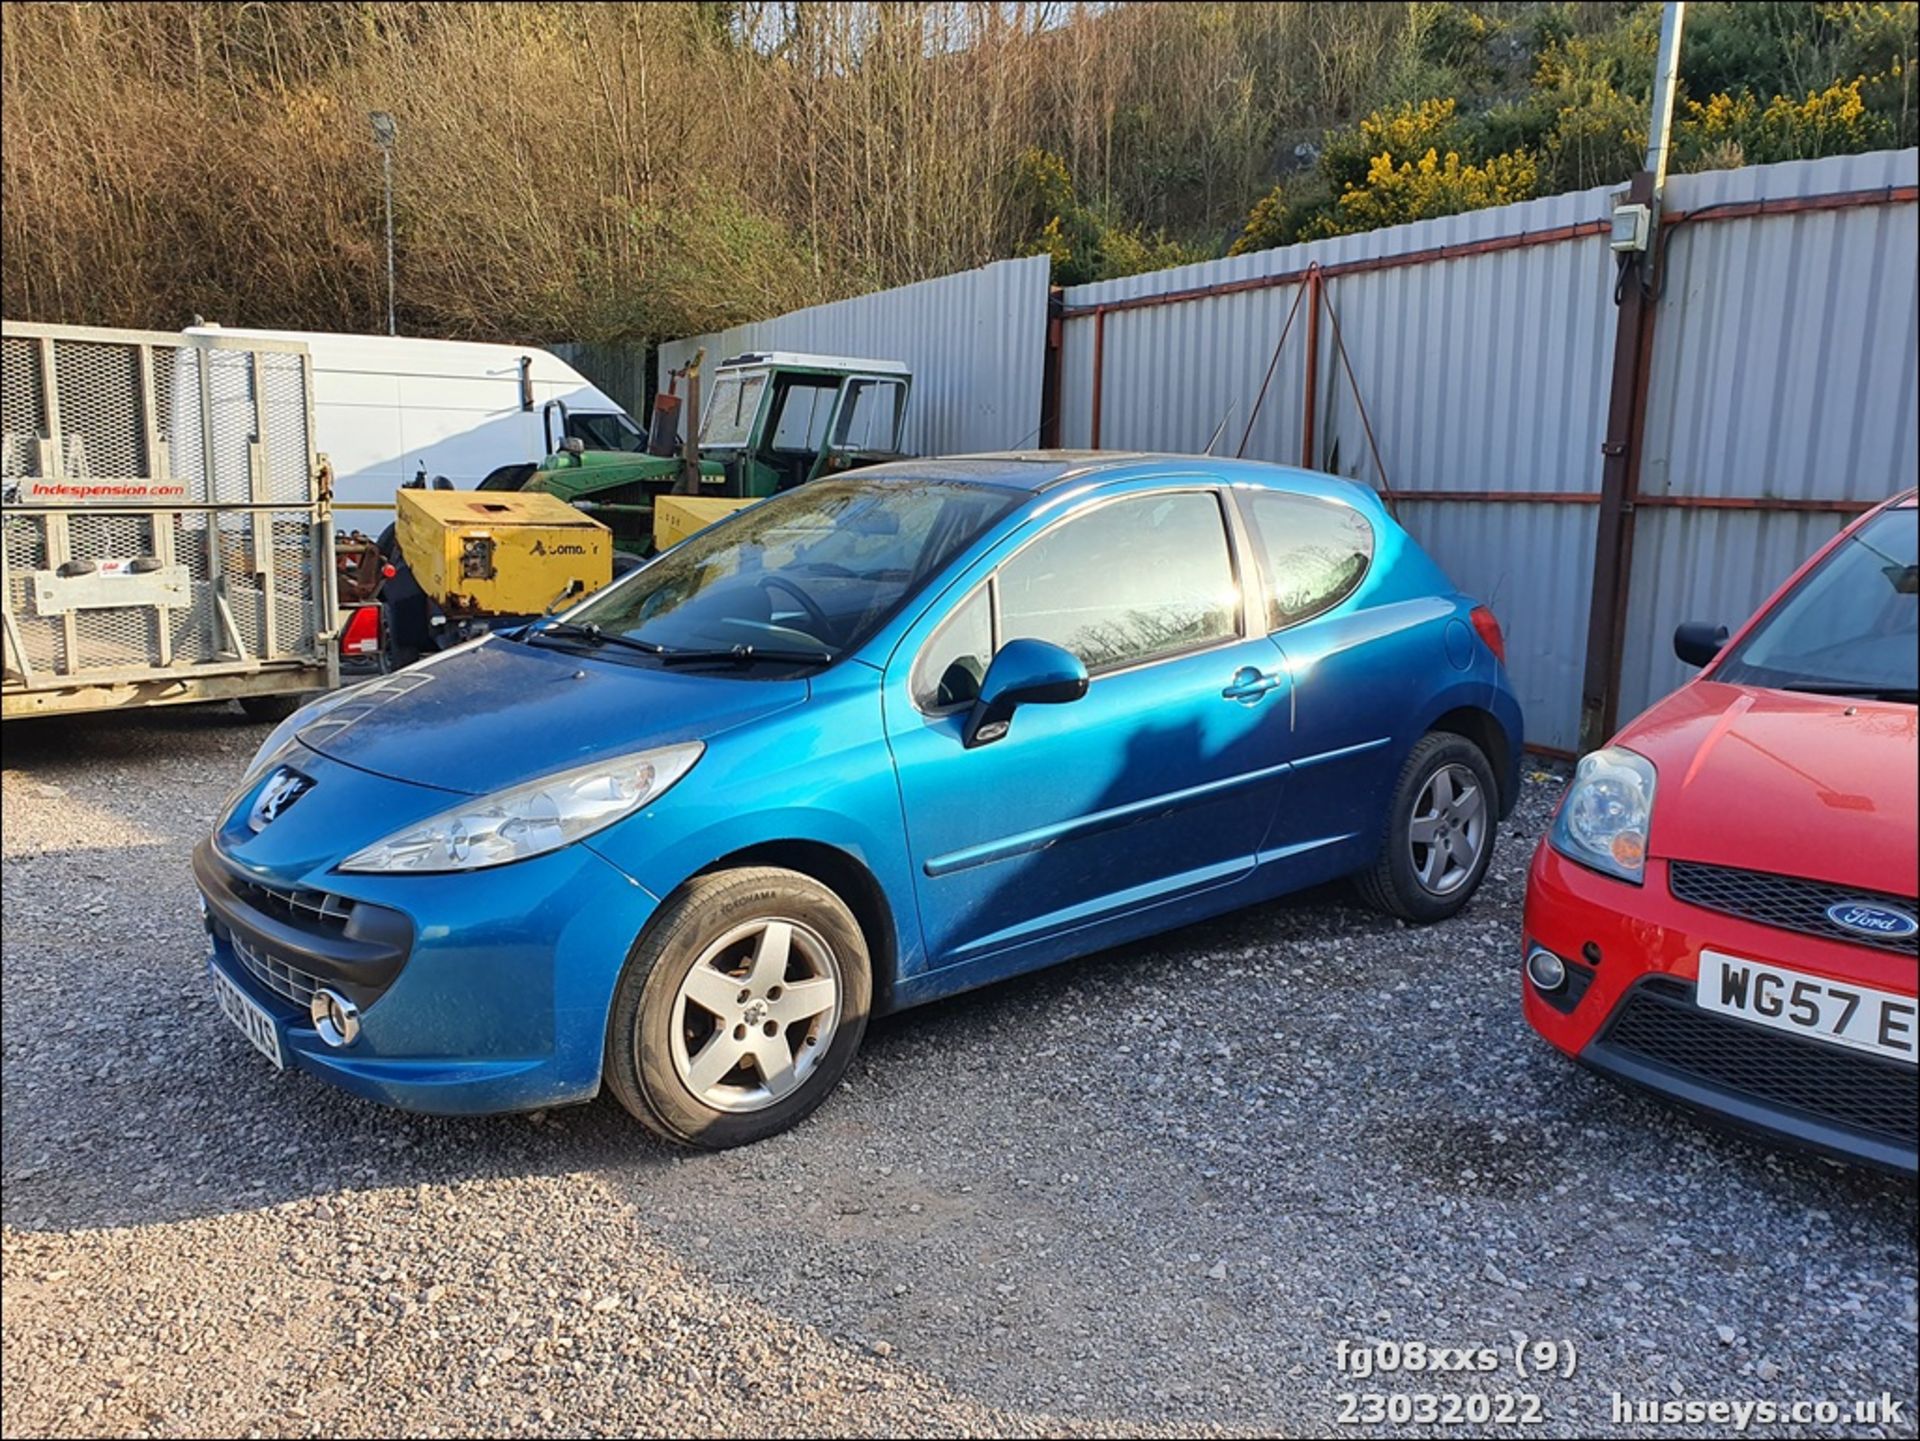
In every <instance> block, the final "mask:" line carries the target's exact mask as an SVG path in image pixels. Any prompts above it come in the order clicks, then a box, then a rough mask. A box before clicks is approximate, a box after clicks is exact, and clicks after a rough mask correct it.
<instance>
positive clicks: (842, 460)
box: [700, 351, 912, 500]
mask: <svg viewBox="0 0 1920 1441" xmlns="http://www.w3.org/2000/svg"><path fill="white" fill-rule="evenodd" d="M911 384H912V375H911V373H910V372H909V371H908V370H907V367H906V366H904V365H902V364H900V363H899V362H898V361H893V360H847V359H842V358H839V357H835V356H826V355H801V354H795V353H793V352H788V351H767V352H762V353H759V354H746V355H736V356H734V357H733V358H732V359H731V360H724V361H722V362H721V363H720V365H719V367H718V368H717V369H716V370H715V372H714V375H713V383H712V390H711V393H710V394H709V395H708V396H707V398H706V400H705V402H704V403H703V404H702V406H701V408H700V412H701V413H700V422H701V423H700V455H701V459H702V460H703V461H713V462H716V463H718V464H719V466H720V467H721V470H722V473H723V475H724V477H725V482H726V493H727V494H728V495H729V496H730V497H734V498H740V499H755V500H760V499H764V498H766V497H767V496H770V495H777V494H778V493H779V492H781V491H783V490H791V489H792V488H793V487H794V486H796V485H801V484H803V483H805V482H806V481H809V480H817V479H819V477H821V476H823V475H831V474H834V473H835V472H838V471H842V470H851V469H853V468H854V467H855V466H860V465H875V464H878V463H879V462H881V461H884V460H897V459H899V458H900V456H901V454H902V450H901V432H902V430H903V428H904V427H905V425H906V418H907V390H908V387H909V386H910V385H911Z"/></svg>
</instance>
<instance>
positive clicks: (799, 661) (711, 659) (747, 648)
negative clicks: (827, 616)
mask: <svg viewBox="0 0 1920 1441" xmlns="http://www.w3.org/2000/svg"><path fill="white" fill-rule="evenodd" d="M658 654H659V656H660V664H661V665H702V664H705V665H715V664H718V665H752V664H753V663H754V662H755V661H774V662H783V663H790V664H794V665H825V664H826V663H827V662H828V661H830V660H832V659H833V652H832V651H830V650H783V649H775V648H769V647H767V646H759V645H736V646H728V647H726V648H725V649H720V648H718V647H715V648H713V649H711V650H661V651H660V652H658Z"/></svg>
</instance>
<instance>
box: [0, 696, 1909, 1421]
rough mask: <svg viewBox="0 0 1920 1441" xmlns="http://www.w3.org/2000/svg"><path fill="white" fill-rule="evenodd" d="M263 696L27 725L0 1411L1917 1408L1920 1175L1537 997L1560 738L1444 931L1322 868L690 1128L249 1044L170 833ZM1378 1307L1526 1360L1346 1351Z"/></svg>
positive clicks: (952, 1006)
mask: <svg viewBox="0 0 1920 1441" xmlns="http://www.w3.org/2000/svg"><path fill="white" fill-rule="evenodd" d="M263 734H264V728H262V727H259V726H254V725H249V724H245V723H243V722H242V721H241V720H240V719H239V718H238V716H237V714H236V715H228V714H223V713H222V712H220V711H218V710H206V709H187V710H179V711H174V712H165V711H157V712H148V713H143V714H136V715H129V716H122V717H114V716H104V717H87V718H84V719H82V720H77V721H68V722H61V723H48V722H36V723H31V724H28V723H18V724H16V725H15V726H12V727H9V728H8V730H7V734H6V738H5V739H6V771H5V781H4V803H5V857H6V859H5V873H4V884H5V907H4V909H5V951H4V967H3V969H0V979H3V980H4V1015H5V1029H4V1037H5V1061H4V1067H5V1070H4V1080H5V1086H4V1119H5V1145H4V1173H5V1175H4V1179H5V1193H4V1194H5V1207H4V1219H5V1241H4V1300H5V1310H4V1388H5V1412H4V1415H5V1421H4V1429H5V1434H7V1435H9V1436H16V1435H19V1436H25V1435H33V1434H45V1433H49V1432H55V1433H86V1434H117V1435H154V1436H161V1435H184V1434H193V1433H201V1434H207V1433H212V1434H309V1433H312V1434H320V1433H329V1434H365V1435H384V1434H393V1433H395V1432H401V1433H409V1434H423V1435H433V1434H447V1433H458V1432H468V1431H474V1430H485V1431H512V1432H523V1433H546V1432H553V1433H565V1434H581V1433H586V1434H596V1435H597V1434H620V1433H628V1434H630V1433H634V1432H693V1433H710V1432H734V1433H748V1434H762V1435H765V1434H781V1433H788V1432H795V1431H800V1432H817V1431H839V1432H859V1433H943V1434H951V1433H966V1434H973V1435H994V1434H1015V1433H1026V1432H1032V1431H1034V1430H1044V1431H1050V1432H1078V1431H1084V1432H1101V1433H1113V1432H1131V1431H1140V1432H1155V1433H1157V1432H1165V1431H1181V1432H1192V1431H1223V1432H1243V1431H1244V1432H1277V1433H1281V1434H1306V1435H1313V1434H1326V1433H1327V1432H1328V1430H1329V1428H1330V1427H1332V1426H1334V1425H1336V1424H1337V1422H1338V1419H1339V1407H1340V1402H1339V1401H1338V1399H1337V1398H1338V1396H1339V1395H1340V1393H1343V1392H1361V1391H1367V1390H1376V1391H1385V1392H1389V1393H1392V1392H1400V1393H1412V1392H1434V1393H1440V1394H1443V1395H1446V1394H1455V1395H1472V1394H1475V1393H1485V1394H1488V1395H1491V1394H1492V1393H1495V1392H1501V1391H1505V1392H1521V1391H1524V1392H1530V1393H1532V1394H1534V1395H1537V1396H1538V1397H1539V1398H1540V1400H1541V1403H1542V1405H1543V1406H1544V1409H1545V1417H1546V1420H1545V1422H1544V1424H1542V1425H1540V1426H1535V1427H1531V1428H1528V1429H1529V1430H1530V1431H1531V1433H1532V1434H1535V1435H1541V1434H1581V1435H1594V1434H1602V1433H1607V1432H1610V1431H1641V1430H1643V1429H1644V1428H1641V1427H1639V1426H1637V1425H1628V1426H1615V1425H1614V1424H1613V1422H1612V1420H1611V1419H1610V1416H1611V1413H1610V1402H1609V1398H1610V1396H1611V1395H1612V1394H1613V1393H1616V1392H1617V1393H1620V1394H1621V1395H1622V1396H1623V1397H1624V1398H1628V1399H1633V1400H1647V1401H1651V1400H1656V1399H1669V1398H1679V1397H1686V1398H1700V1399H1727V1400H1739V1399H1763V1398H1764V1399H1775V1400H1780V1401H1791V1400H1797V1399H1815V1398H1828V1399H1834V1400H1842V1401H1845V1402H1848V1403H1851V1402H1852V1401H1853V1400H1854V1399H1855V1398H1858V1397H1867V1396H1878V1395H1879V1394H1880V1393H1881V1392H1883V1391H1888V1392H1891V1393H1892V1394H1893V1395H1894V1396H1895V1397H1896V1398H1899V1399H1901V1400H1902V1401H1903V1402H1904V1405H1905V1410H1904V1412H1903V1414H1902V1416H1901V1417H1900V1419H1898V1420H1897V1421H1895V1422H1894V1423H1892V1424H1891V1425H1888V1426H1885V1427H1882V1428H1879V1429H1878V1430H1875V1429H1872V1428H1865V1429H1859V1430H1854V1431H1851V1432H1848V1433H1847V1434H1861V1435H1871V1434H1892V1435H1900V1434H1904V1435H1912V1434H1914V1423H1913V1406H1914V1392H1915V1383H1914V1376H1915V1373H1916V1320H1915V1314H1916V1313H1915V1269H1916V1266H1915V1251H1914V1234H1915V1232H1914V1228H1915V1221H1916V1215H1915V1210H1916V1208H1915V1198H1914V1192H1913V1189H1912V1188H1911V1187H1910V1186H1905V1185H1902V1184H1900V1183H1898V1182H1895V1181H1892V1180H1889V1179H1885V1178H1881V1177H1878V1176H1874V1175H1871V1174H1867V1173H1861V1172H1855V1171H1849V1170H1845V1169H1841V1168H1838V1167H1834V1166H1829V1165H1826V1164H1824V1163H1821V1162H1817V1161H1810V1160H1807V1159H1803V1158H1800V1157H1795V1156H1789V1155H1782V1154H1776V1153H1772V1152H1770V1151H1768V1150H1766V1149H1765V1148H1763V1147H1761V1146H1758V1145H1755V1144H1752V1143H1749V1142H1746V1141H1743V1140H1739V1139H1734V1138H1731V1137H1728V1136H1725V1135H1722V1134H1720V1133H1718V1132H1716V1131H1713V1130H1709V1129H1706V1128H1703V1127H1701V1126H1699V1125H1696V1124H1695V1123H1693V1122H1691V1121H1688V1120H1686V1119H1683V1118H1681V1117H1679V1116H1677V1115H1675V1114H1674V1113H1672V1112H1669V1111H1667V1110H1665V1109H1663V1108H1661V1107H1659V1106H1657V1105H1654V1104H1652V1103H1649V1102H1645V1101H1642V1100H1639V1099H1636V1098H1633V1097H1629V1096H1627V1095H1625V1094H1623V1093H1621V1092H1620V1091H1617V1090H1615V1089H1614V1088H1612V1087H1611V1086H1609V1085H1607V1084H1606V1083H1604V1082H1602V1081H1600V1080H1598V1079H1596V1078H1593V1077H1591V1076H1588V1075H1586V1074H1585V1073H1582V1072H1579V1071H1576V1070H1575V1069H1574V1068H1572V1067H1571V1066H1568V1065H1566V1064H1563V1063H1562V1062H1561V1061H1560V1060H1559V1058H1558V1057H1557V1056H1555V1055H1554V1054H1552V1053H1550V1052H1549V1051H1548V1049H1547V1048H1546V1047H1545V1046H1544V1045H1543V1044H1542V1043H1540V1042H1538V1041H1537V1040H1536V1039H1535V1038H1534V1037H1533V1035H1532V1033H1531V1032H1530V1031H1528V1029H1527V1028H1526V1026H1525V1024H1524V1023H1523V1022H1522V1020H1521V1018H1520V1013H1519V1008H1518V1004H1517V1000H1516V995H1515V964H1516V955H1515V948H1516V936H1517V931H1518V925H1519V905H1520V898H1521V889H1522V882H1523V878H1524V872H1525V865H1526V859H1527V856H1528V854H1529V852H1530V851H1531V848H1532V846H1533V844H1534V843H1535V841H1536V839H1537V838H1538V836H1539V834H1540V832H1541V830H1542V828H1543V826H1544V824H1545V821H1546V817H1547V815H1548V813H1549V810H1550V807H1551V805H1552V801H1553V798H1554V796H1555V795H1556V794H1557V790H1558V787H1559V785H1560V783H1561V781H1560V778H1559V777H1557V776H1549V775H1545V774H1542V773H1538V772H1536V773H1535V774H1534V775H1533V777H1532V778H1531V779H1530V780H1529V782H1528V787H1527V794H1526V797H1525V799H1524V801H1523V802H1522V805H1521V807H1520V810H1519V812H1518V813H1517V814H1516V816H1515V818H1514V821H1513V823H1512V825H1511V826H1510V828H1509V829H1508V831H1507V832H1506V834H1505V836H1504V838H1503V840H1502V842H1501V848H1500V851H1499V853H1498V855H1497V856H1496V858H1495V861H1494V869H1493V873H1492V875H1491V876H1490V877H1489V880H1488V882H1487V885H1486V887H1485V889H1484V890H1483V891H1482V892H1481V894H1480V897H1479V899H1478V900H1477V901H1476V902H1475V903H1474V904H1473V906H1472V907H1471V908H1470V909H1469V910H1468V911H1467V912H1466V913H1465V914H1464V915H1463V916H1462V917H1461V918H1459V919H1457V920H1455V921H1453V922H1451V923H1449V924H1446V925H1443V926H1439V927H1436V928H1432V929H1426V930H1409V929H1406V928H1404V927H1401V926H1399V925H1397V924H1395V923H1392V922H1389V921H1385V920H1382V919H1380V918H1379V917H1377V916H1374V915H1372V914H1370V913H1368V912H1365V911H1362V910H1360V909H1358V908H1357V907H1356V906H1355V905H1353V904H1351V903H1350V902H1349V901H1348V899H1347V898H1346V895H1345V893H1344V892H1331V891H1330V892H1316V893H1314V894H1312V895H1310V896H1307V897H1305V898H1302V899H1298V900H1295V901H1291V902H1287V903H1282V904H1276V905H1270V906H1266V907H1263V908H1260V909H1258V910H1254V911H1249V912H1245V913H1242V914H1240V915H1237V916H1233V917H1230V918H1228V919H1225V920H1222V921H1218V922H1214V923H1211V924H1208V925H1204V926H1198V927H1194V928H1191V929H1188V930H1184V931H1180V932H1178V933H1176V934H1174V935H1171V936H1168V937H1165V938H1163V939H1162V940H1160V941H1158V942H1155V943H1151V944H1148V945H1144V946H1140V947H1138V948H1135V949H1132V950H1128V951H1122V952H1113V953H1108V954H1104V955H1101V956H1098V957H1095V958H1093V959H1091V960H1087V961H1083V962H1080V963H1077V964H1073V965H1068V966H1065V967H1061V968H1058V969H1056V970H1054V971H1051V972H1048V973H1044V974H1041V975H1038V976H1034V977H1031V978H1028V979H1025V980H1021V981H1016V982H1013V983H1010V984H1006V985H1002V986H999V987H997V988H993V989H990V990H987V991H983V992H978V993H975V994H973V995H970V996H966V997H962V998H960V999H958V1000H955V1001H950V1002H945V1003H942V1004H938V1005H935V1006H932V1007H930V1008H927V1009H925V1010H922V1011H917V1012H912V1013H909V1014H907V1015H904V1016H900V1017H896V1018H893V1019H891V1020H888V1021H883V1022H880V1023H878V1024H877V1025H875V1026H874V1027H873V1029H872V1030H871V1031H870V1032H869V1035H868V1040H867V1044H866V1049H865V1053H864V1056H863V1058H862V1059H861V1060H860V1061H859V1062H857V1063H856V1065H855V1067H854V1071H853V1073H852V1076H851V1078H850V1081H849V1083H848V1084H847V1086H846V1087H845V1088H844V1090H843V1091H842V1092H841V1093H840V1094H839V1095H838V1096H836V1097H835V1098H834V1099H832V1100H830V1101H829V1102H828V1103H827V1105H826V1106H825V1108H824V1109H823V1110H822V1111H821V1112H820V1113H819V1114H818V1115H817V1116H816V1117H815V1118H814V1119H813V1120H811V1121H810V1122H808V1123H807V1124H805V1125H803V1126H802V1127H801V1128H800V1129H799V1130H798V1131H797V1132H795V1133H790V1134H788V1135H784V1136H781V1137H778V1138H776V1139H774V1140H772V1141H769V1142H764V1143H762V1144H760V1145H757V1146H753V1147H750V1148H748V1149H746V1150H742V1151H735V1152H731V1153H728V1154H725V1155H718V1156H688V1155H682V1154H676V1153H673V1152H670V1151H668V1150H666V1149H665V1148H663V1147H661V1146H659V1145H656V1144H654V1143H652V1142H650V1141H649V1140H647V1139H646V1138H645V1137H644V1136H643V1135H642V1133H641V1132H640V1131H639V1130H638V1128H637V1127H635V1126H633V1125H632V1124H630V1123H629V1122H628V1121H627V1119H626V1118H625V1116H624V1114H623V1113H621V1112H620V1111H619V1110H618V1108H617V1107H616V1106H615V1105H614V1104H613V1103H612V1102H611V1101H608V1100H602V1101H599V1102H596V1103H595V1104H593V1105H591V1106H587V1107H582V1108H578V1109H574V1110H568V1111H559V1112H554V1113H552V1114H549V1115H546V1116H543V1117H536V1118H529V1117H524V1116H522V1117H512V1118H503V1119H493V1120H436V1119H427V1118H421V1117H413V1116H405V1115H401V1114H398V1113H395V1112H391V1111H386V1110H382V1109H379V1108H377V1107H375V1106H372V1105H370V1104H367V1103H364V1102H361V1101H358V1100H355V1099H352V1098H350V1097H348V1096H345V1095H343V1094H341V1093H339V1092H336V1091H334V1090H332V1089H330V1088H328V1087H325V1086H323V1085H321V1084H319V1083H317V1082H315V1081H312V1080H310V1079H308V1078H306V1077H304V1076H301V1075H299V1074H297V1073H289V1074H287V1075H284V1076H281V1075H276V1074H274V1073H273V1072H272V1071H271V1070H270V1069H269V1068H268V1067H267V1066H266V1064H265V1063H264V1062H262V1061H261V1060H260V1058H259V1057H258V1056H256V1055H255V1054H254V1053H253V1052H252V1051H250V1050H249V1049H248V1048H247V1045H246V1043H245V1042H244V1041H243V1040H242V1039H241V1037H240V1036H239V1035H238V1033H236V1032H235V1031H234V1030H233V1029H232V1028H231V1027H230V1026H229V1025H228V1024H227V1023H226V1022H225V1021H224V1020H223V1019H222V1018H221V1016H220V1014H219V1012H218V1010H217V1009H216V1007H215V1005H214V1003H213V1001H212V999H211V997H210V995H209V994H208V992H207V989H206V985H205V982H204V980H203V977H202V972H201V959H200V957H201V939H200V925H199V920H198V917H197V915H196V910H195V905H194V897H193V891H192V885H191V882H190V880H189V878H188V872H187V853H188V849H189V846H190V844H191V843H192V841H193V840H194V839H196V838H197V837H198V836H199V835H201V834H202V833H204V831H205V830H206V828H207V826H208V825H209V823H210V821H211V820H212V817H213V812H214V809H215V807H216V806H217V805H218V804H219V801H220V799H221V797H222V795H223V794H224V792H225V789H226V787H227V785H228V784H229V783H230V782H231V780H232V779H233V778H234V777H235V776H236V774H237V772H238V769H239V768H240V766H241V765H242V764H243V763H244V762H245V760H246V758H247V756H248V755H249V754H250V753H251V751H252V749H253V748H254V746H256V745H257V744H258V743H259V741H260V739H261V738H262V735H263ZM1516 1337H1525V1338H1528V1339H1529V1340H1532V1339H1536V1338H1544V1339H1551V1340H1553V1341H1556V1342H1558V1343H1562V1344H1564V1343H1568V1342H1570V1343H1572V1345H1573V1346H1574V1348H1575V1352H1576V1356H1577V1365H1576V1369H1575V1374H1574V1375H1573V1377H1572V1379H1570V1380H1568V1379H1548V1378H1540V1379H1538V1380H1532V1381H1524V1382H1523V1381H1522V1380H1520V1379H1519V1378H1517V1377H1515V1376H1514V1374H1513V1371H1512V1366H1511V1356H1510V1352H1511V1347H1512V1345H1513V1342H1514V1340H1515V1338H1516ZM1367 1338H1391V1339H1395V1340H1402V1341H1405V1340H1422V1341H1425V1342H1427V1343H1429V1344H1430V1345H1436V1346H1445V1347H1467V1346H1474V1347H1479V1346H1504V1347H1507V1348H1508V1350H1509V1357H1508V1364H1507V1369H1506V1370H1505V1371H1504V1372H1503V1373H1499V1374H1491V1375H1481V1374H1475V1375H1471V1376H1464V1375H1461V1374H1457V1373H1449V1374H1438V1375H1427V1376H1407V1375H1402V1376H1397V1377H1388V1378H1385V1379H1384V1380H1382V1379H1381V1378H1375V1379H1374V1380H1371V1381H1364V1382H1363V1381H1357V1380H1352V1379H1348V1378H1343V1376H1342V1375H1341V1373H1340V1371H1339V1370H1338V1369H1337V1367H1336V1350H1335V1348H1336V1343H1338V1342H1340V1341H1343V1340H1344V1341H1347V1342H1349V1343H1362V1342H1364V1341H1365V1340H1366V1339H1367ZM1342 1429H1343V1430H1344V1429H1351V1430H1353V1431H1354V1432H1355V1433H1356V1434H1366V1433H1367V1432H1368V1431H1369V1430H1377V1431H1380V1432H1381V1433H1383V1434H1403V1433H1405V1432H1408V1431H1421V1430H1426V1431H1432V1432H1435V1433H1436V1434H1453V1435H1459V1434H1472V1433H1474V1432H1480V1431H1485V1430H1486V1429H1488V1428H1487V1427H1485V1426H1473V1427H1467V1428H1464V1430H1463V1428H1461V1427H1459V1426H1455V1427H1451V1428H1441V1427H1420V1426H1412V1427H1399V1428H1394V1427H1390V1426H1387V1427H1378V1428H1369V1427H1365V1426H1362V1427H1357V1428H1342ZM1768 1430H1769V1428H1766V1427H1764V1426H1758V1425H1756V1426H1755V1427H1754V1428H1753V1434H1767V1432H1768ZM1832 1432H1833V1428H1831V1427H1826V1428H1822V1427H1807V1428H1805V1434H1832ZM1660 1434H1669V1435H1679V1434H1725V1432H1724V1431H1722V1430H1720V1429H1718V1428H1714V1427H1711V1426H1697V1427H1692V1428H1689V1427H1684V1426H1683V1427H1675V1428H1671V1429H1668V1430H1664V1431H1662V1432H1661V1433H1660ZM1775 1434H1778V1433H1777V1432H1776V1433H1775Z"/></svg>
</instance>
